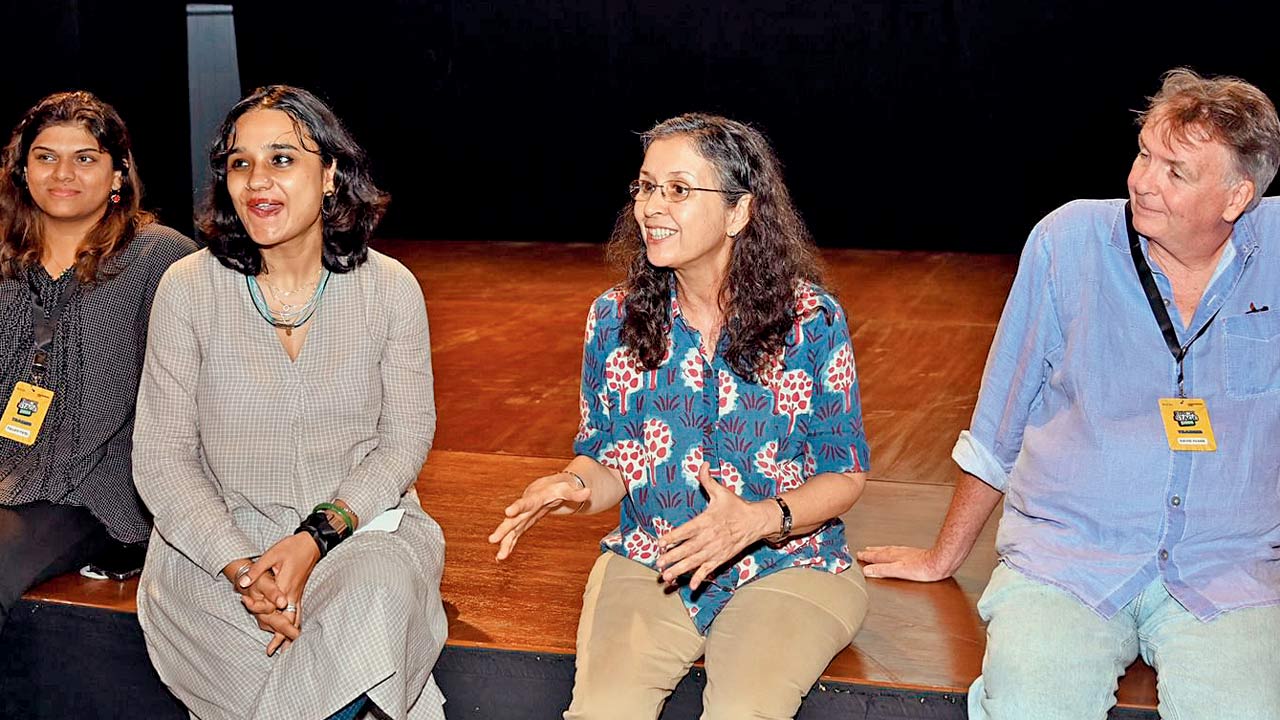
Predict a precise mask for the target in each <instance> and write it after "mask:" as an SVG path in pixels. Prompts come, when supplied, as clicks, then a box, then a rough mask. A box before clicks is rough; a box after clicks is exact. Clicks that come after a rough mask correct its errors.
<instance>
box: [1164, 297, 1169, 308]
mask: <svg viewBox="0 0 1280 720" xmlns="http://www.w3.org/2000/svg"><path fill="white" fill-rule="evenodd" d="M1164 306H1165V307H1169V298H1164Z"/></svg>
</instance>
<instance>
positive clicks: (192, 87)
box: [187, 4, 240, 212]
mask: <svg viewBox="0 0 1280 720" xmlns="http://www.w3.org/2000/svg"><path fill="white" fill-rule="evenodd" d="M187 93H188V98H189V106H190V111H191V193H192V197H193V199H194V200H195V208H196V210H197V212H198V211H199V208H200V197H201V195H202V194H203V192H204V190H205V188H206V187H207V186H208V184H209V180H210V175H209V156H208V150H209V142H210V140H211V139H212V138H213V133H214V132H215V131H216V130H217V129H218V124H219V123H220V122H221V121H222V117H223V115H225V114H226V112H227V110H229V109H230V108H231V106H232V105H234V104H235V102H236V101H237V100H239V99H240V67H239V64H238V63H237V61H236V27H235V22H234V18H233V17H232V15H231V6H230V5H204V4H199V5H197V4H192V5H187Z"/></svg>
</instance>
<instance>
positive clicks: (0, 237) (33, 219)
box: [0, 90, 155, 284]
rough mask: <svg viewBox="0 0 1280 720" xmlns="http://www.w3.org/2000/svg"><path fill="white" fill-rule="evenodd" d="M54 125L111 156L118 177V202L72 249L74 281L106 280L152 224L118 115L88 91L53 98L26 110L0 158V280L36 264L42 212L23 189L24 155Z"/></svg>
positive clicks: (41, 247) (41, 241)
mask: <svg viewBox="0 0 1280 720" xmlns="http://www.w3.org/2000/svg"><path fill="white" fill-rule="evenodd" d="M56 125H75V126H79V127H82V128H84V130H85V131H86V132H88V133H89V134H90V135H92V136H93V138H94V139H95V140H97V141H98V145H99V146H100V147H101V149H102V151H103V152H105V153H106V154H107V155H109V156H111V165H112V169H114V170H118V171H120V176H121V184H120V189H119V190H118V191H117V192H119V194H120V201H119V202H114V203H107V211H106V213H104V214H103V216H102V219H101V220H99V221H98V222H97V224H96V225H94V226H93V228H92V229H90V230H89V232H88V233H87V234H86V235H85V238H84V240H83V241H82V242H81V243H80V247H79V248H78V249H77V250H76V262H75V270H76V278H77V279H78V280H79V281H80V282H81V283H85V284H89V283H93V282H97V281H98V280H100V279H102V278H105V277H108V276H110V275H111V274H112V273H113V270H112V268H111V262H110V261H111V260H112V259H113V258H114V257H115V256H116V255H117V254H119V253H120V251H121V250H123V249H125V248H126V247H128V246H129V243H130V242H132V241H133V238H134V236H135V235H137V233H138V229H139V228H142V227H144V226H146V225H149V224H151V223H153V222H155V217H154V216H153V215H152V214H151V213H149V212H146V211H144V210H143V209H142V181H141V180H139V179H138V172H137V169H136V166H135V164H134V162H133V150H132V148H133V143H132V141H131V140H130V138H129V130H128V128H126V127H125V124H124V120H122V119H121V118H120V114H119V113H117V112H116V110H115V108H113V107H111V106H110V105H108V104H107V103H105V102H103V101H102V100H100V99H98V97H97V96H96V95H94V94H93V93H90V92H85V91H83V90H79V91H75V92H61V93H55V94H53V95H50V96H48V97H46V98H44V99H43V100H41V101H40V102H38V103H36V105H35V107H33V108H31V109H30V110H28V111H27V114H26V115H24V116H23V118H22V120H21V121H19V122H18V125H17V127H15V128H14V129H13V134H12V135H10V136H9V142H8V144H7V145H5V148H4V152H3V156H0V157H2V159H0V165H3V170H2V171H0V278H4V279H8V278H13V277H17V276H18V275H20V274H22V273H24V272H26V269H27V268H29V267H34V266H36V265H38V264H40V257H41V255H42V253H43V250H44V239H43V237H42V235H41V233H42V231H41V229H40V226H41V223H40V217H41V215H42V211H41V210H40V208H39V206H37V205H36V203H35V200H34V199H33V198H32V197H31V191H30V190H29V189H28V188H27V180H26V178H27V175H26V172H27V154H28V153H30V152H31V145H32V144H33V143H35V140H36V137H37V136H39V135H40V133H41V132H42V131H43V130H44V129H45V128H49V127H53V126H56Z"/></svg>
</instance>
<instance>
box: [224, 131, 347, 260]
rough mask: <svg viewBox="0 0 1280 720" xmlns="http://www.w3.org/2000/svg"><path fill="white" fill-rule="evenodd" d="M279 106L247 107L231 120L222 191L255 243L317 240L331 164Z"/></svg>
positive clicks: (273, 244) (272, 245)
mask: <svg viewBox="0 0 1280 720" xmlns="http://www.w3.org/2000/svg"><path fill="white" fill-rule="evenodd" d="M300 128H301V126H297V127H295V124H294V122H293V118H291V117H289V115H288V114H286V113H285V112H283V111H281V110H269V109H260V110H250V111H249V112H247V113H245V114H244V115H243V116H241V117H240V119H239V120H237V121H236V126H235V138H234V139H235V142H234V145H233V147H232V148H231V151H230V153H229V154H228V156H227V194H228V195H229V196H230V197H231V202H232V205H234V206H235V209H236V214H237V215H238V216H239V217H240V222H241V223H243V224H244V229H245V231H246V232H247V233H248V234H249V237H250V239H252V240H253V242H254V243H256V244H257V245H258V246H259V247H262V248H275V247H279V246H281V245H283V244H285V243H290V242H300V243H304V244H309V243H312V242H314V243H316V245H317V247H319V244H320V242H321V240H322V239H323V233H324V225H323V220H322V218H321V209H322V207H323V202H324V195H325V193H328V192H333V179H334V173H335V166H334V165H333V164H332V163H330V164H329V166H328V167H326V166H325V165H324V163H323V161H322V160H321V159H320V155H319V154H318V153H316V152H315V150H316V144H315V142H314V141H313V140H312V139H311V137H310V136H308V135H306V134H305V131H304V134H303V135H302V136H299V135H298V132H299V129H300Z"/></svg>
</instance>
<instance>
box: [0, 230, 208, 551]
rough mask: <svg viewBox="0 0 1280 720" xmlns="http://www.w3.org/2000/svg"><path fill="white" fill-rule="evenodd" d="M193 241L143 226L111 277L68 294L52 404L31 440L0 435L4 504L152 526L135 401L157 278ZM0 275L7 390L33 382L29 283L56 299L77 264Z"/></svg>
mask: <svg viewBox="0 0 1280 720" xmlns="http://www.w3.org/2000/svg"><path fill="white" fill-rule="evenodd" d="M195 249H196V245H195V243H194V242H192V241H191V240H190V239H189V238H187V237H186V236H185V235H183V234H182V233H179V232H178V231H176V230H173V229H172V228H168V227H165V226H163V225H158V224H156V225H150V226H147V227H145V228H143V229H142V230H141V231H140V232H139V233H138V235H137V236H136V237H135V238H134V239H133V241H132V242H131V243H129V246H128V247H126V248H125V249H124V250H122V251H121V252H120V253H119V254H118V255H117V256H116V257H115V258H114V259H113V260H112V261H111V262H110V263H109V272H110V273H114V274H110V275H108V276H105V279H103V280H100V281H99V282H97V283H94V284H90V285H80V286H78V287H77V288H76V289H75V291H74V292H73V293H72V294H71V296H70V298H69V299H68V300H67V304H66V307H65V309H64V310H63V313H62V316H61V319H60V320H59V322H58V325H57V328H56V330H55V332H54V336H53V341H52V343H51V346H50V349H49V351H48V353H49V357H48V361H47V366H48V369H47V371H46V373H45V378H44V382H43V383H41V384H42V385H43V386H44V387H46V388H49V389H51V390H53V392H54V398H53V404H52V406H51V407H50V409H49V411H48V415H47V416H46V417H45V421H44V427H43V428H42V429H41V431H40V436H39V438H38V439H37V440H36V442H35V443H34V444H33V445H31V446H27V445H23V444H21V443H18V442H15V441H13V440H10V439H8V438H5V437H0V505H21V504H23V503H29V502H34V501H37V500H47V501H50V502H54V503H59V504H63V505H79V506H83V507H85V508H88V509H89V510H90V511H91V512H92V513H93V514H94V516H96V517H97V518H98V520H100V521H101V522H102V524H103V525H105V526H106V527H107V530H108V531H109V532H110V533H111V535H112V537H114V538H116V539H117V540H122V541H124V542H137V541H141V540H145V539H146V538H147V534H148V533H149V532H150V530H151V521H150V519H149V518H148V517H147V515H146V510H145V509H144V508H143V506H142V503H141V501H140V500H139V499H138V494H137V491H136V490H135V489H134V487H133V472H132V465H131V463H130V455H131V452H132V446H133V405H134V400H135V399H136V397H137V394H138V377H139V374H140V373H141V370H142V357H143V352H144V350H145V349H146V344H147V322H148V320H149V319H150V315H151V300H152V298H153V297H154V295H155V290H156V284H157V283H159V282H160V276H161V275H163V274H164V271H165V270H166V269H168V267H169V265H170V264H172V263H173V261H175V260H177V259H178V258H181V257H182V256H184V255H186V254H188V253H190V252H193V251H194V250H195ZM27 272H28V273H29V274H30V275H29V277H27V276H21V277H17V278H10V279H8V280H0V393H3V399H0V402H3V401H5V400H7V399H8V397H9V395H10V394H11V393H12V392H13V388H14V385H15V384H16V383H18V382H19V381H27V382H30V381H31V362H32V359H33V358H34V355H35V340H34V334H33V331H32V323H31V318H32V307H31V292H32V291H31V288H32V287H35V288H36V289H38V290H39V292H40V297H41V300H42V302H41V305H42V306H43V307H46V308H48V307H53V306H54V305H56V304H57V302H58V301H59V299H60V296H61V294H62V291H63V288H65V287H66V285H67V283H69V282H71V281H72V274H73V270H70V269H69V270H68V271H67V272H65V273H63V274H62V276H61V277H59V278H57V279H54V278H51V277H49V274H48V273H47V272H46V271H45V269H44V268H43V267H41V266H36V267H34V268H31V269H29V270H28V271H27Z"/></svg>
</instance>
